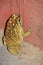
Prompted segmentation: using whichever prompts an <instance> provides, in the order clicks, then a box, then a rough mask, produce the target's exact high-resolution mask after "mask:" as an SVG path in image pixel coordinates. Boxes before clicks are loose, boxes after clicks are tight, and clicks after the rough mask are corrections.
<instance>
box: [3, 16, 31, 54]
mask: <svg viewBox="0 0 43 65" xmlns="http://www.w3.org/2000/svg"><path fill="white" fill-rule="evenodd" d="M30 34H31V29H28V31H27V32H24V31H23V27H22V19H21V17H20V15H12V16H11V17H10V18H9V19H8V21H7V22H6V26H5V31H4V36H3V42H4V45H6V46H7V49H8V51H9V52H10V53H12V54H20V53H21V50H22V41H23V37H25V36H27V35H30Z"/></svg>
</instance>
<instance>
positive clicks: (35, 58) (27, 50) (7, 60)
mask: <svg viewBox="0 0 43 65" xmlns="http://www.w3.org/2000/svg"><path fill="white" fill-rule="evenodd" d="M2 36H3V32H1V31H0V65H43V51H42V50H40V49H39V48H37V47H34V46H33V45H31V44H30V43H29V44H28V43H26V42H23V43H22V44H23V48H22V52H23V54H21V55H12V54H10V53H9V52H8V51H7V49H6V46H4V45H3V44H2V40H1V39H2Z"/></svg>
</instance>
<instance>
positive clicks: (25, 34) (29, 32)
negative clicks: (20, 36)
mask: <svg viewBox="0 0 43 65" xmlns="http://www.w3.org/2000/svg"><path fill="white" fill-rule="evenodd" d="M31 33H32V31H31V29H30V28H28V30H27V32H24V37H25V36H28V35H31Z"/></svg>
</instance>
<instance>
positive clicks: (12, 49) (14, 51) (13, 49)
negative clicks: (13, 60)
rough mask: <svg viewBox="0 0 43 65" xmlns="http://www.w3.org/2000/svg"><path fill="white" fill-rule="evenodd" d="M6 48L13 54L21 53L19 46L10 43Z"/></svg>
mask: <svg viewBox="0 0 43 65" xmlns="http://www.w3.org/2000/svg"><path fill="white" fill-rule="evenodd" d="M7 49H8V51H9V52H10V53H11V54H13V55H17V54H21V46H18V45H17V46H15V45H11V46H8V47H7Z"/></svg>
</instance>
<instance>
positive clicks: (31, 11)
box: [0, 0, 43, 49]
mask: <svg viewBox="0 0 43 65" xmlns="http://www.w3.org/2000/svg"><path fill="white" fill-rule="evenodd" d="M10 4H11V5H10ZM19 5H20V6H19ZM10 10H11V11H10ZM19 13H20V14H21V16H22V19H23V27H24V30H25V31H26V30H27V27H28V26H29V27H31V29H32V34H31V36H28V37H26V38H25V41H27V42H30V43H31V44H33V45H35V46H37V47H39V48H41V49H42V48H43V0H11V3H10V0H0V28H1V29H4V26H5V22H6V20H7V19H8V17H9V16H10V15H11V14H19Z"/></svg>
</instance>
